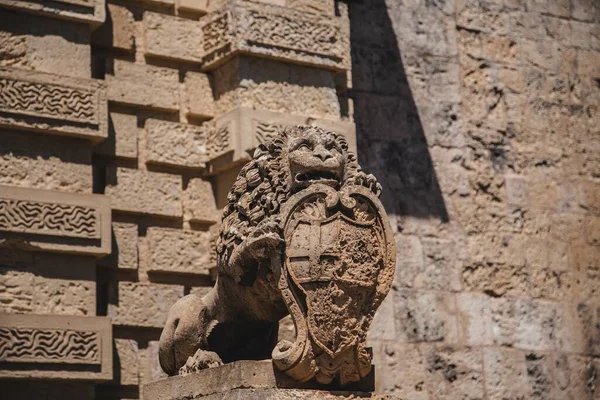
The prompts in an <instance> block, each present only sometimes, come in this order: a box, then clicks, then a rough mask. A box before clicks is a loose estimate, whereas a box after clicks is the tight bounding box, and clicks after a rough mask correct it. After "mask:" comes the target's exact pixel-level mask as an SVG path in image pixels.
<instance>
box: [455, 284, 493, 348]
mask: <svg viewBox="0 0 600 400" xmlns="http://www.w3.org/2000/svg"><path fill="white" fill-rule="evenodd" d="M456 308H457V311H458V329H459V335H460V339H461V341H462V342H463V343H464V344H465V345H468V346H483V345H492V344H493V337H494V335H493V332H492V309H491V305H490V297H489V296H487V295H483V294H475V293H459V294H458V295H457V297H456Z"/></svg>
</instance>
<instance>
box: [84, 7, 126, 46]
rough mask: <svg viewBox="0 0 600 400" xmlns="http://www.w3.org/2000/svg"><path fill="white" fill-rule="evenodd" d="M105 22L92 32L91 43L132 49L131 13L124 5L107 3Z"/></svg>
mask: <svg viewBox="0 0 600 400" xmlns="http://www.w3.org/2000/svg"><path fill="white" fill-rule="evenodd" d="M106 10H107V11H108V14H107V15H106V22H105V23H104V24H102V26H100V28H98V29H96V30H95V31H94V32H93V33H92V43H93V44H94V45H96V46H102V47H114V48H115V49H119V50H125V51H133V50H134V46H135V29H134V19H133V13H132V12H131V11H130V10H129V9H127V8H126V7H123V6H120V5H116V4H107V5H106Z"/></svg>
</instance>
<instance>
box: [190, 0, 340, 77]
mask: <svg viewBox="0 0 600 400" xmlns="http://www.w3.org/2000/svg"><path fill="white" fill-rule="evenodd" d="M200 23H201V25H202V34H203V38H204V40H203V47H202V50H203V61H204V68H206V69H212V68H214V67H216V66H217V65H218V64H220V63H222V62H223V61H224V60H225V59H227V58H230V57H232V56H234V55H236V54H238V53H241V52H243V53H247V54H248V53H249V54H252V55H257V56H263V57H268V58H276V59H280V60H283V61H287V62H293V63H301V64H309V65H314V66H318V67H321V68H331V69H336V70H346V69H348V68H349V54H348V47H349V46H348V40H349V34H348V32H347V26H346V25H345V23H344V20H343V19H341V18H331V16H329V15H319V14H309V13H304V12H301V11H298V10H293V9H289V8H283V7H277V6H269V5H262V4H253V3H246V2H241V1H232V2H228V3H227V4H226V5H225V6H224V7H223V8H221V9H219V10H218V11H216V12H213V13H211V14H208V15H206V16H205V17H203V18H202V19H201V20H200Z"/></svg>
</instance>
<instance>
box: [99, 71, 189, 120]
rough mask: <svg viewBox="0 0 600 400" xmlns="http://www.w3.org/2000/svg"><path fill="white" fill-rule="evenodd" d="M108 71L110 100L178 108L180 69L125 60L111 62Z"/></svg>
mask: <svg viewBox="0 0 600 400" xmlns="http://www.w3.org/2000/svg"><path fill="white" fill-rule="evenodd" d="M111 64H112V65H111ZM107 70H108V73H107V75H106V83H107V86H108V92H107V94H108V99H109V100H111V101H114V102H117V103H124V104H132V105H139V106H144V107H152V108H158V109H164V110H177V109H178V108H179V93H178V90H177V88H178V86H179V74H178V72H177V70H174V69H170V68H162V67H155V66H152V65H141V64H134V63H130V62H126V61H122V60H111V61H109V65H108V66H107Z"/></svg>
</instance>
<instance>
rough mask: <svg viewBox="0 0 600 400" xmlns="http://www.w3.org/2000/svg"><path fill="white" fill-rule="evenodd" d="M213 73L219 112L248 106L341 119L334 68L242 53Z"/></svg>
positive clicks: (334, 119)
mask: <svg viewBox="0 0 600 400" xmlns="http://www.w3.org/2000/svg"><path fill="white" fill-rule="evenodd" d="M213 76H214V96H215V112H216V113H217V114H223V113H225V112H227V111H229V110H231V109H232V108H234V107H249V108H258V109H264V110H269V111H277V112H281V113H290V114H298V115H305V116H307V117H308V116H310V117H312V118H325V119H329V120H333V121H336V120H339V119H340V104H339V100H338V97H337V93H336V89H335V76H334V73H333V72H331V71H325V70H319V69H316V68H309V67H303V66H297V65H288V64H283V63H279V62H276V61H272V60H262V59H256V58H251V57H246V56H240V57H235V58H234V59H232V60H231V61H229V62H227V63H225V64H224V65H223V66H221V67H220V68H218V69H216V70H215V71H214V72H213Z"/></svg>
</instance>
